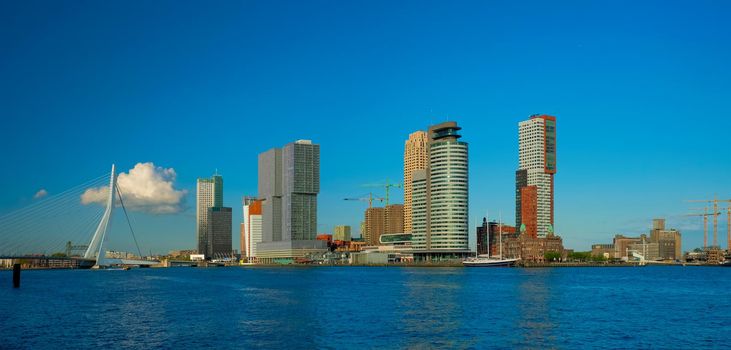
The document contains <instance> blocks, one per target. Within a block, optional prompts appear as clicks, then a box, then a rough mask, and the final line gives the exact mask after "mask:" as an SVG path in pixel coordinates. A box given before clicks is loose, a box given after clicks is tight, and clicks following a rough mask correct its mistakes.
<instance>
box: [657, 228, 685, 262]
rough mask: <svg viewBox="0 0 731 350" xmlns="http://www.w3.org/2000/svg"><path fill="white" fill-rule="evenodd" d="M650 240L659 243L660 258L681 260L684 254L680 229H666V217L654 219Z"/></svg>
mask: <svg viewBox="0 0 731 350" xmlns="http://www.w3.org/2000/svg"><path fill="white" fill-rule="evenodd" d="M650 241H651V242H653V243H657V244H658V246H659V253H658V255H659V257H660V259H665V260H680V259H681V258H682V256H683V253H682V246H681V244H682V243H681V236H680V231H678V230H675V229H665V219H654V220H652V230H651V231H650Z"/></svg>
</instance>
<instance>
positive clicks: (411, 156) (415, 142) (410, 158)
mask: <svg viewBox="0 0 731 350" xmlns="http://www.w3.org/2000/svg"><path fill="white" fill-rule="evenodd" d="M428 141H429V138H428V137H427V135H426V132H424V131H417V132H414V133H411V134H410V135H409V139H408V140H406V142H405V145H404V185H403V187H404V229H403V232H407V233H410V232H411V230H412V223H411V208H412V204H411V202H412V199H411V196H412V191H413V190H412V183H411V182H412V180H413V175H414V171H415V170H423V169H426V165H427V157H426V153H427V151H426V148H427V143H428Z"/></svg>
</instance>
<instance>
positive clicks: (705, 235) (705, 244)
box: [686, 207, 714, 249]
mask: <svg viewBox="0 0 731 350" xmlns="http://www.w3.org/2000/svg"><path fill="white" fill-rule="evenodd" d="M691 210H703V213H700V214H688V215H686V216H702V217H703V249H706V248H708V217H709V216H712V215H714V214H713V213H709V212H708V207H705V208H692V209H691Z"/></svg>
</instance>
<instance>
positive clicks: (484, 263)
mask: <svg viewBox="0 0 731 350" xmlns="http://www.w3.org/2000/svg"><path fill="white" fill-rule="evenodd" d="M516 262H518V259H500V258H491V257H487V256H482V255H480V256H477V257H476V258H467V260H465V261H462V265H464V266H465V267H510V266H514V265H515V263H516Z"/></svg>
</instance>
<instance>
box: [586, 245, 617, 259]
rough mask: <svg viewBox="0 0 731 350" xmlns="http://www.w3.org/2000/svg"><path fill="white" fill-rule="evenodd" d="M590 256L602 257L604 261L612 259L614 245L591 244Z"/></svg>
mask: <svg viewBox="0 0 731 350" xmlns="http://www.w3.org/2000/svg"><path fill="white" fill-rule="evenodd" d="M591 256H594V257H603V258H605V259H613V258H614V244H611V243H610V244H604V243H599V244H593V245H592V246H591Z"/></svg>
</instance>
